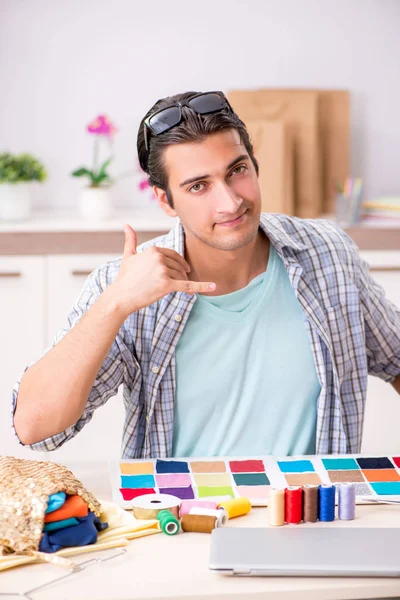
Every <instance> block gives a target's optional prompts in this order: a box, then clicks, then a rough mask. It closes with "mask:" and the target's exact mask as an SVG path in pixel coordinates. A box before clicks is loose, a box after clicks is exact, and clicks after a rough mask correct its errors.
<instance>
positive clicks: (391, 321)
mask: <svg viewBox="0 0 400 600" xmlns="http://www.w3.org/2000/svg"><path fill="white" fill-rule="evenodd" d="M340 232H341V235H342V237H344V238H345V240H346V241H347V242H348V244H349V246H350V251H351V255H352V261H353V266H354V277H355V282H356V284H357V287H358V290H359V298H360V304H361V310H362V313H363V316H364V324H365V343H366V352H367V361H368V372H369V374H370V375H375V376H377V377H380V378H381V379H383V380H384V381H387V382H392V381H393V380H394V379H395V378H396V377H397V376H398V375H399V374H400V310H399V308H398V307H397V306H395V305H394V304H393V303H392V302H390V300H388V299H387V298H386V294H385V290H384V289H383V287H382V286H381V285H379V284H378V283H377V282H376V281H375V280H374V279H373V277H371V275H370V272H369V264H368V263H367V261H365V260H363V259H362V258H361V256H360V253H359V249H358V247H357V245H356V244H355V243H354V241H353V240H352V239H351V238H350V237H349V236H348V235H347V234H345V233H344V232H343V231H342V230H340Z"/></svg>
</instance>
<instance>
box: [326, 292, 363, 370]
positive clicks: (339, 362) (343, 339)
mask: <svg viewBox="0 0 400 600" xmlns="http://www.w3.org/2000/svg"><path fill="white" fill-rule="evenodd" d="M325 314H326V317H327V323H328V329H329V333H330V337H331V342H332V349H333V361H334V364H335V366H336V369H337V372H338V375H339V378H340V379H341V380H342V381H343V380H344V379H346V378H347V377H348V376H349V374H350V373H351V372H352V371H354V369H355V368H356V366H357V358H358V356H359V353H360V352H361V351H362V349H363V348H364V351H365V335H364V325H363V319H362V313H361V308H360V305H359V303H358V301H356V302H352V303H349V304H347V305H344V304H335V305H334V306H330V307H327V308H326V309H325Z"/></svg>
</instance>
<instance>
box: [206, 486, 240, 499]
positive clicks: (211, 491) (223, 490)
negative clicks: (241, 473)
mask: <svg viewBox="0 0 400 600" xmlns="http://www.w3.org/2000/svg"><path fill="white" fill-rule="evenodd" d="M197 491H198V495H199V498H208V497H209V496H210V497H215V496H230V497H231V498H234V497H235V494H234V493H233V490H232V487H231V486H220V487H207V486H202V487H199V488H198V489H197Z"/></svg>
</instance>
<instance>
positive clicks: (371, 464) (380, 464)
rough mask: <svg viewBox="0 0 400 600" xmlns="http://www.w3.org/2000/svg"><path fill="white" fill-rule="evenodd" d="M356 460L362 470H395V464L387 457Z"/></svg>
mask: <svg viewBox="0 0 400 600" xmlns="http://www.w3.org/2000/svg"><path fill="white" fill-rule="evenodd" d="M356 460H357V462H358V464H359V465H360V467H361V468H362V469H394V465H393V463H392V462H391V461H390V460H389V459H388V457H387V456H380V457H371V458H357V459H356Z"/></svg>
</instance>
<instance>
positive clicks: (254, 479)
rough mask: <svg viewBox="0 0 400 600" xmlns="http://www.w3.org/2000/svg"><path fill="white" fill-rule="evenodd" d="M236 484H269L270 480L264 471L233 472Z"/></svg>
mask: <svg viewBox="0 0 400 600" xmlns="http://www.w3.org/2000/svg"><path fill="white" fill-rule="evenodd" d="M233 479H234V480H235V483H236V485H251V486H253V485H269V484H270V481H269V479H268V477H267V475H266V474H265V473H234V474H233Z"/></svg>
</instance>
